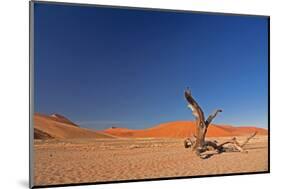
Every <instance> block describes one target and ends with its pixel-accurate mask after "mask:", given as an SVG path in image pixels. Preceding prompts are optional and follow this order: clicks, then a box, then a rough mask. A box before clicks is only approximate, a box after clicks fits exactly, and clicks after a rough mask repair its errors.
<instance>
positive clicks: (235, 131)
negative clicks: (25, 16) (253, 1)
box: [30, 1, 269, 187]
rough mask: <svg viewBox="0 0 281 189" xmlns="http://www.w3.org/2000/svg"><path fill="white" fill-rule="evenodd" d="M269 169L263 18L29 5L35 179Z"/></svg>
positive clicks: (78, 180)
mask: <svg viewBox="0 0 281 189" xmlns="http://www.w3.org/2000/svg"><path fill="white" fill-rule="evenodd" d="M268 172H269V17H268V16H258V15H236V14H225V13H207V12H192V11H180V10H163V9H160V10H159V9H149V8H132V7H131V8H130V7H117V6H102V5H88V4H72V3H50V2H36V1H31V2H30V187H52V186H68V185H80V184H101V183H115V182H131V181H149V180H159V179H178V178H191V177H203V176H204V177H205V176H215V175H216V176H222V175H223V176H225V175H235V174H254V173H268Z"/></svg>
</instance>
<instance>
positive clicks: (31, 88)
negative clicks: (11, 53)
mask: <svg viewBox="0 0 281 189" xmlns="http://www.w3.org/2000/svg"><path fill="white" fill-rule="evenodd" d="M34 3H41V4H54V5H65V6H86V7H96V8H97V7H101V8H116V9H133V10H149V11H161V12H177V13H196V14H208V15H232V16H249V17H264V18H267V23H268V24H267V27H268V36H267V37H268V65H267V66H268V115H267V116H268V170H267V171H260V172H243V173H226V174H214V175H196V176H180V177H165V178H151V179H133V180H131V179H130V180H116V181H105V182H87V183H69V184H54V185H43V186H37V185H33V176H34V175H33V163H34V162H33V139H34V138H33V135H34V131H33V129H34V128H33V114H34V110H33V106H34V102H33V101H34V95H33V93H34V78H33V75H34V44H33V43H34V31H33V29H34V28H33V24H34V14H33V13H34V12H33V11H34V10H33V6H34ZM267 173H270V16H268V15H252V14H234V13H223V12H205V11H192V10H175V9H160V8H144V7H127V6H116V5H99V4H85V3H67V2H54V1H29V187H30V188H49V187H64V186H81V185H97V184H112V183H127V182H143V181H160V180H175V179H190V178H204V177H221V176H235V175H251V174H267Z"/></svg>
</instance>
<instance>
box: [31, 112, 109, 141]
mask: <svg viewBox="0 0 281 189" xmlns="http://www.w3.org/2000/svg"><path fill="white" fill-rule="evenodd" d="M54 115H56V116H54ZM34 138H35V139H52V138H54V139H68V138H114V136H111V135H109V134H106V133H103V132H100V131H94V130H90V129H84V128H80V127H78V125H76V124H75V123H73V122H71V121H70V120H68V119H67V118H65V117H63V116H61V115H59V114H53V115H51V116H48V115H43V114H38V113H35V114H34Z"/></svg>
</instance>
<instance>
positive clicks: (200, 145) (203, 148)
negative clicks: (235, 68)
mask: <svg viewBox="0 0 281 189" xmlns="http://www.w3.org/2000/svg"><path fill="white" fill-rule="evenodd" d="M184 94H185V98H186V100H187V102H188V107H189V108H190V109H191V111H192V114H193V115H194V117H195V122H196V133H195V135H194V138H195V140H192V139H190V138H187V139H186V140H185V141H184V146H185V148H192V149H193V150H194V151H195V152H196V154H197V155H198V156H199V157H201V158H203V159H206V158H208V157H210V156H211V155H213V154H218V153H222V152H224V151H226V148H225V147H224V145H227V144H231V145H232V147H233V148H234V149H235V150H237V151H239V152H245V150H244V149H243V147H244V146H245V145H246V144H247V143H248V142H249V140H250V139H251V138H253V137H254V136H255V135H256V134H257V133H256V132H255V133H253V134H252V135H250V136H249V137H247V139H246V140H245V141H244V142H243V143H242V144H240V143H239V142H238V141H237V140H236V138H235V137H233V138H232V139H230V140H227V141H225V142H223V143H221V144H218V142H217V141H206V140H205V137H206V134H207V131H208V127H209V125H210V123H211V122H212V121H213V119H214V118H215V117H216V116H217V115H218V113H219V112H222V110H221V109H217V110H215V111H214V112H213V113H212V114H211V115H209V117H208V118H207V120H205V117H204V112H203V110H202V109H201V107H200V106H199V104H198V103H197V102H196V101H195V99H194V98H193V97H192V95H191V91H190V90H189V89H187V90H185V92H184ZM204 152H207V153H204Z"/></svg>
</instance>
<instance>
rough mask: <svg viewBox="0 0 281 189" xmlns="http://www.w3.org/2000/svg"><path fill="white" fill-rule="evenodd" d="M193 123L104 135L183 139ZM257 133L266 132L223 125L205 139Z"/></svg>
mask: <svg viewBox="0 0 281 189" xmlns="http://www.w3.org/2000/svg"><path fill="white" fill-rule="evenodd" d="M195 129H196V127H195V123H194V122H192V121H175V122H168V123H163V124H159V125H156V126H155V127H152V128H148V129H143V130H130V129H127V128H109V129H106V130H104V132H105V133H108V134H111V135H115V136H119V137H140V138H141V137H168V138H184V137H190V136H192V135H193V134H195ZM255 131H257V134H258V135H266V134H267V130H266V129H262V128H257V127H233V126H226V125H225V126H224V125H210V126H209V128H208V132H207V137H223V136H239V135H247V134H251V133H253V132H255Z"/></svg>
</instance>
